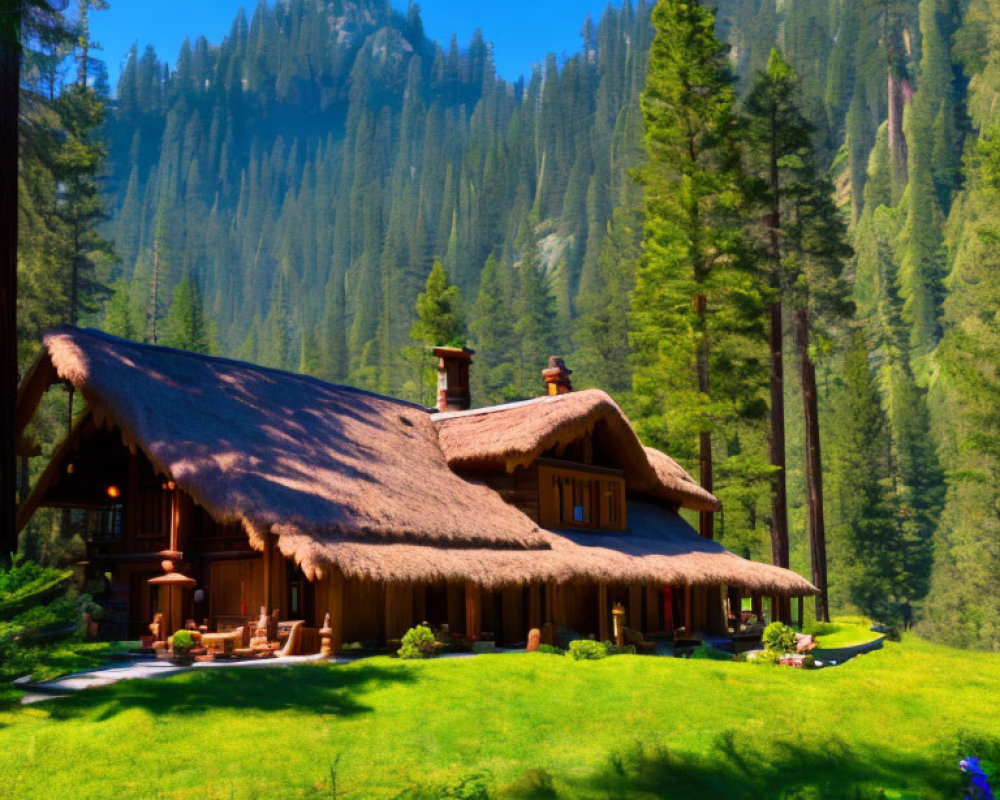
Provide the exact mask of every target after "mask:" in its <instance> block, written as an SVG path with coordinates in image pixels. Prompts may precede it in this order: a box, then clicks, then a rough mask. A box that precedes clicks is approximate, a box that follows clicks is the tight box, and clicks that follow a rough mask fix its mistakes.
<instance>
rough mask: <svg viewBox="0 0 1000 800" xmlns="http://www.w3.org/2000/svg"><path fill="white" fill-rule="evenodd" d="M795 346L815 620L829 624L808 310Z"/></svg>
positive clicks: (798, 323) (801, 316) (798, 317)
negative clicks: (804, 457) (800, 375)
mask: <svg viewBox="0 0 1000 800" xmlns="http://www.w3.org/2000/svg"><path fill="white" fill-rule="evenodd" d="M795 347H796V350H797V351H798V356H799V370H800V372H801V374H802V410H803V418H804V420H805V435H806V436H805V438H806V441H805V446H806V497H807V501H808V508H809V559H810V562H811V564H812V582H813V585H815V587H816V588H817V589H819V591H820V593H819V594H818V595H816V619H817V620H820V621H821V622H829V621H830V608H829V598H828V597H827V580H826V521H825V519H824V515H823V464H822V461H821V460H820V442H819V406H818V401H817V393H816V366H815V364H813V362H812V359H811V358H810V357H809V311H808V309H806V308H802V309H799V310H798V311H797V312H796V314H795Z"/></svg>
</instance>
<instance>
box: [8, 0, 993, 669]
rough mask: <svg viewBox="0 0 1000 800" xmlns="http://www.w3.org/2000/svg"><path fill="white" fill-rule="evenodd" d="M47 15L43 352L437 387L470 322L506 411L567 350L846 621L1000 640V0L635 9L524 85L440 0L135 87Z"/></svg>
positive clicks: (36, 293)
mask: <svg viewBox="0 0 1000 800" xmlns="http://www.w3.org/2000/svg"><path fill="white" fill-rule="evenodd" d="M112 1H113V0H112ZM28 6H29V7H31V8H34V9H35V10H34V11H29V12H26V20H25V30H24V34H23V35H24V38H25V42H26V50H25V56H24V65H23V68H22V81H21V131H22V134H21V136H22V146H21V175H22V179H21V181H20V184H19V199H20V223H21V225H20V229H21V233H20V236H21V241H20V255H19V264H18V275H19V280H20V295H19V322H18V325H19V341H20V343H21V345H20V349H19V356H20V360H21V364H22V368H24V367H26V366H27V364H28V363H29V362H30V359H31V357H32V355H33V353H34V352H35V349H36V346H37V342H38V340H39V337H40V335H41V333H42V332H43V331H44V329H45V328H47V327H48V326H50V325H52V324H56V323H60V322H70V323H75V324H81V325H88V326H92V327H99V328H102V329H104V330H107V331H109V332H111V333H114V334H116V335H119V336H124V337H127V338H132V339H136V340H141V341H147V342H152V343H156V344H162V345H168V346H174V347H180V348H184V349H188V350H194V351H198V352H204V353H210V354H217V355H224V356H229V357H234V358H239V359H243V360H248V361H253V362H256V363H259V364H263V365H266V366H270V367H276V368H281V369H286V370H293V371H298V372H304V373H309V374H312V375H315V376H317V377H319V378H322V379H324V380H327V381H332V382H336V383H347V384H351V385H356V386H360V387H364V388H367V389H371V390H374V391H377V392H381V393H385V394H390V395H394V396H397V397H401V398H406V399H409V400H414V401H419V402H423V403H427V404H429V403H432V402H433V397H434V375H433V359H432V357H431V355H430V349H429V348H430V346H431V345H433V344H457V345H467V346H469V347H472V348H474V349H475V350H476V354H475V362H474V364H473V367H472V396H473V404H474V405H488V404H493V403H499V402H504V401H507V400H515V399H523V398H528V397H534V396H538V395H541V394H542V393H543V391H544V384H543V382H542V379H541V374H540V371H541V370H542V369H543V368H544V367H545V366H546V363H547V359H548V356H549V355H552V354H558V355H562V356H564V357H565V359H566V362H567V364H568V365H569V366H570V367H571V368H572V369H573V370H574V374H573V383H574V388H576V389H582V388H587V387H599V388H601V389H604V390H605V391H607V392H609V393H610V394H611V395H612V396H613V397H614V398H615V399H616V400H617V401H618V402H619V403H620V404H621V406H622V407H623V408H624V409H625V410H626V411H627V412H628V414H629V415H630V417H631V418H632V420H633V421H634V422H635V424H636V425H637V427H638V429H639V431H640V433H641V435H642V436H643V438H644V440H645V441H646V442H647V443H648V444H651V445H654V446H657V447H660V448H662V449H664V450H665V451H666V452H668V453H670V454H671V455H672V456H673V457H674V458H676V459H677V460H678V461H680V462H681V463H682V464H683V465H684V466H685V467H686V468H687V469H688V470H689V471H690V472H691V473H692V475H694V476H695V477H696V478H697V479H699V480H701V482H702V483H703V484H704V485H706V486H709V487H710V488H712V490H713V491H715V492H716V493H717V494H718V496H719V497H720V499H721V500H722V501H723V504H724V512H723V513H722V514H719V515H716V517H715V520H714V524H713V522H712V520H711V519H710V518H711V515H706V516H707V517H709V519H708V520H706V519H702V520H701V521H700V523H695V524H700V525H701V526H702V532H703V533H704V534H706V535H712V536H714V538H716V539H718V540H720V541H721V542H722V543H724V544H725V545H726V546H727V547H729V548H730V549H732V550H734V551H735V552H737V553H740V554H742V555H745V556H747V557H752V558H755V559H761V560H767V561H771V560H773V561H774V562H775V563H779V564H784V565H790V566H791V567H792V568H793V569H796V570H798V571H799V572H801V573H802V574H804V575H807V576H809V577H810V579H811V580H813V582H814V583H816V584H817V585H818V586H821V587H824V586H828V596H825V597H823V598H820V600H819V601H818V603H817V607H816V609H815V614H816V615H817V616H818V617H820V618H825V617H827V616H828V614H829V612H830V610H831V609H832V610H834V611H855V610H856V611H861V612H863V613H866V614H869V615H871V616H873V617H874V618H877V619H880V620H884V621H886V622H889V623H892V622H900V621H902V622H904V623H905V622H908V621H909V619H910V617H911V615H912V618H913V620H914V622H915V624H916V626H917V629H918V630H919V631H920V632H921V633H922V634H924V635H926V636H928V637H931V638H934V639H936V640H939V641H943V642H946V643H949V644H954V645H959V646H963V647H970V648H980V649H994V650H995V649H998V648H1000V581H998V580H997V576H1000V377H998V364H1000V314H998V312H1000V0H796V2H788V3H786V2H778V0H721V2H720V3H719V5H718V7H715V8H713V7H710V6H708V5H704V6H703V5H700V4H698V3H697V2H690V3H682V2H680V0H660V2H658V3H656V4H655V5H654V4H650V3H647V2H646V0H623V2H622V3H615V4H609V5H608V8H607V10H606V11H605V12H604V13H603V14H602V15H601V17H600V19H591V18H586V19H581V20H580V21H579V22H580V26H581V28H580V47H579V50H578V52H576V53H574V54H571V55H568V56H564V57H562V58H557V57H556V56H555V55H549V56H548V57H547V58H546V59H545V60H544V62H543V63H542V64H540V65H539V66H538V67H537V68H536V69H535V70H534V72H533V73H532V74H531V75H528V76H524V77H523V78H522V79H520V80H518V81H517V82H513V83H512V82H509V81H506V80H504V79H502V78H500V77H498V75H497V73H496V71H495V69H494V65H493V60H492V50H491V45H490V44H489V42H488V37H489V31H484V32H482V33H480V32H477V33H476V34H475V35H474V36H473V37H472V38H471V40H470V41H468V42H459V41H457V39H455V38H453V39H452V40H451V41H450V42H436V41H432V40H431V39H429V38H428V37H427V36H426V35H425V33H424V30H423V26H422V23H421V17H420V10H419V8H418V6H417V5H415V4H412V3H411V4H410V5H409V7H408V8H405V9H404V8H401V7H397V6H393V5H390V3H389V2H388V0H277V2H271V3H269V2H266V1H265V0H261V2H260V3H259V4H258V5H257V7H256V8H255V9H253V10H252V11H248V12H246V13H244V12H243V11H241V12H240V13H239V14H238V15H237V16H236V18H235V19H234V20H233V22H232V28H231V30H230V32H229V34H228V35H227V36H226V37H225V38H224V39H223V40H222V41H221V42H219V43H209V42H208V41H206V39H204V38H200V37H199V38H197V39H194V40H190V41H186V42H185V43H184V45H183V47H182V48H181V50H180V52H179V54H176V56H175V54H172V53H171V54H166V55H167V56H168V57H169V60H170V65H168V63H167V62H165V61H164V60H162V59H161V56H160V55H158V54H157V53H156V52H154V51H153V49H152V48H150V47H145V48H144V47H142V46H137V47H134V48H133V50H132V51H131V53H130V54H129V56H128V59H127V62H126V63H125V65H124V68H123V70H122V73H121V77H120V80H119V82H118V85H117V86H116V87H110V86H108V82H107V79H106V75H105V71H104V68H103V65H102V64H101V62H100V61H99V60H98V59H97V58H96V57H95V55H96V53H95V51H94V48H92V47H91V42H90V38H89V33H88V28H87V20H88V15H90V14H96V13H100V10H101V9H102V8H103V7H105V6H106V3H105V0H79V4H78V7H77V8H76V9H75V11H76V13H75V14H74V15H73V20H74V21H73V22H72V24H70V23H69V22H67V21H66V20H64V19H62V16H61V15H60V14H59V12H56V11H53V10H52V8H51V6H49V4H46V3H41V4H30V3H29V4H28ZM72 403H73V400H72V398H71V397H70V398H66V397H63V398H56V399H54V400H51V401H50V402H49V403H48V404H47V406H46V411H45V414H43V415H42V418H41V420H40V421H39V422H36V423H34V425H35V430H34V431H33V436H34V437H35V438H36V439H37V440H39V441H40V442H42V445H43V446H42V452H43V453H48V452H51V449H52V447H53V446H54V445H55V444H56V443H57V442H58V441H59V439H61V438H62V435H63V434H64V433H65V426H66V418H67V415H68V416H69V417H72V414H73V413H74V409H73V405H72ZM76 410H77V411H78V410H79V400H77V409H76ZM36 462H37V463H36ZM42 462H43V459H42V458H35V459H32V464H31V466H30V469H29V468H27V465H26V464H25V465H23V467H22V473H23V477H24V479H25V480H26V479H27V475H28V473H29V472H36V471H37V470H38V469H40V468H41V465H42ZM45 519H46V518H44V517H43V518H42V522H41V523H33V526H34V527H33V528H32V529H30V530H29V533H28V535H26V536H25V537H24V541H23V542H22V547H23V548H24V549H26V550H28V551H29V553H30V554H32V555H34V556H36V557H43V556H45V555H46V554H48V555H50V556H51V555H53V554H54V553H58V552H63V550H64V548H65V546H66V545H65V544H63V545H57V544H54V543H53V542H52V541H51V538H52V537H51V536H50V532H49V531H43V530H40V529H39V524H42V525H44V524H45ZM49 522H50V523H51V526H52V527H53V528H56V527H59V525H60V524H63V525H65V523H66V520H65V519H63V520H59V519H57V518H55V517H52V518H50V519H49ZM692 522H693V523H694V520H692ZM706 525H708V529H707V530H706V527H705V526H706ZM810 613H813V610H812V609H810Z"/></svg>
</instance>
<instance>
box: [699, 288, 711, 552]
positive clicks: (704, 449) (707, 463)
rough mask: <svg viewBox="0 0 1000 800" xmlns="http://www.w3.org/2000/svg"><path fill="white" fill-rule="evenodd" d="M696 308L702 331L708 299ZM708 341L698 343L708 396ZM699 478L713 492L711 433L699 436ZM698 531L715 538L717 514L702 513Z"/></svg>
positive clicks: (703, 389) (701, 378)
mask: <svg viewBox="0 0 1000 800" xmlns="http://www.w3.org/2000/svg"><path fill="white" fill-rule="evenodd" d="M695 302H696V308H697V311H698V319H699V321H700V322H701V329H702V331H704V328H705V324H704V323H705V317H706V315H707V313H708V298H707V297H706V296H705V295H703V294H700V295H698V298H697V300H696V301H695ZM708 357H709V353H708V340H707V339H706V338H705V337H704V334H703V335H702V339H701V341H700V342H699V343H698V356H697V359H698V363H697V369H698V391H699V392H702V393H704V394H706V395H707V394H708V393H709V390H710V388H711V386H710V383H709V375H708ZM698 478H699V480H700V482H701V486H702V488H703V489H705V491H707V492H711V491H712V483H713V481H712V434H711V433H710V432H709V431H702V432H701V433H700V434H698ZM698 531H699V533H701V535H702V536H704V537H705V538H706V539H714V538H715V513H714V512H712V511H702V512H700V513H699V515H698Z"/></svg>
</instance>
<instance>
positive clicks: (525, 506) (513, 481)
mask: <svg viewBox="0 0 1000 800" xmlns="http://www.w3.org/2000/svg"><path fill="white" fill-rule="evenodd" d="M477 477H479V478H480V480H482V481H483V483H485V484H486V485H487V486H489V487H490V488H491V489H493V490H494V491H495V492H496V493H497V494H499V495H500V497H502V498H503V499H504V500H505V501H506V502H508V503H510V504H511V505H512V506H515V507H517V508H518V509H520V510H521V511H522V512H523V513H525V514H527V515H528V516H529V517H531V519H533V520H534V521H535V522H536V523H537V522H538V519H539V517H538V465H537V464H532V465H531V466H530V467H518V468H517V469H515V470H514V472H512V473H501V474H496V473H490V474H489V475H483V476H477Z"/></svg>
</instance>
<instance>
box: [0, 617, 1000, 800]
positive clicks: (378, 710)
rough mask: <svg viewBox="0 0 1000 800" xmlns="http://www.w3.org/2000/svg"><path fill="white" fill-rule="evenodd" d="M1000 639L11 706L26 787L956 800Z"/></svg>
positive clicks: (180, 682)
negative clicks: (967, 644) (978, 646)
mask: <svg viewBox="0 0 1000 800" xmlns="http://www.w3.org/2000/svg"><path fill="white" fill-rule="evenodd" d="M965 755H980V756H986V757H989V758H992V759H994V760H998V758H1000V655H996V654H985V653H966V652H961V651H956V650H951V649H947V648H943V647H938V646H934V645H930V644H927V643H925V642H922V641H920V640H919V639H916V638H913V637H909V636H908V637H906V638H905V639H904V641H903V642H902V643H900V644H895V643H887V644H886V646H885V649H884V650H881V651H878V652H876V653H873V654H870V655H866V656H863V657H861V658H858V659H855V660H853V661H851V662H849V663H847V664H845V665H843V666H840V667H837V668H834V669H825V670H818V671H811V672H810V671H802V670H795V669H791V668H788V667H764V666H755V665H752V664H744V663H729V662H714V661H684V660H675V659H668V658H651V657H641V656H638V657H637V656H616V657H613V658H609V659H606V660H604V661H595V662H575V661H573V660H571V659H569V658H566V657H560V656H551V655H544V654H530V655H529V654H511V655H496V656H480V657H477V658H465V659H438V660H434V661H426V662H413V661H410V662H403V661H399V660H393V659H389V658H372V659H366V660H362V661H358V662H355V663H353V664H350V665H332V664H314V665H305V666H299V667H295V668H262V669H233V670H206V671H197V672H193V673H186V674H183V675H179V676H176V677H174V678H169V679H163V680H150V681H133V682H127V683H121V684H117V685H115V686H112V687H109V688H106V689H99V690H90V691H87V692H85V693H83V694H81V695H77V696H75V697H72V698H67V699H59V700H53V701H48V702H45V703H42V704H40V705H35V706H29V707H8V708H7V709H6V710H5V711H2V712H0V797H10V798H49V797H51V798H75V799H76V800H84V798H114V799H115V800H125V799H126V798H147V797H149V798H154V797H158V798H162V799H163V800H166V798H199V799H201V800H213V799H216V798H217V799H218V800H223V799H226V800H230V799H233V800H235V799H237V798H238V799H241V800H242V799H243V798H247V799H249V798H320V797H322V798H334V797H336V798H342V799H343V798H438V797H462V798H467V800H477V799H481V798H486V797H490V798H516V799H518V800H528V799H529V798H535V799H536V800H540V799H541V798H555V797H559V798H594V799H595V800H597V799H598V798H600V800H606V799H607V798H655V797H670V798H706V797H725V798H756V797H768V798H788V799H789V800H791V799H792V798H796V799H797V800H812V799H814V798H815V799H816V800H818V799H819V798H824V799H825V798H839V797H843V798H852V799H853V800H857V798H883V797H884V798H927V799H928V800H930V799H931V798H958V797H960V796H961V794H962V786H963V781H962V778H961V775H960V773H959V771H958V768H957V761H958V759H959V757H961V756H965Z"/></svg>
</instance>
